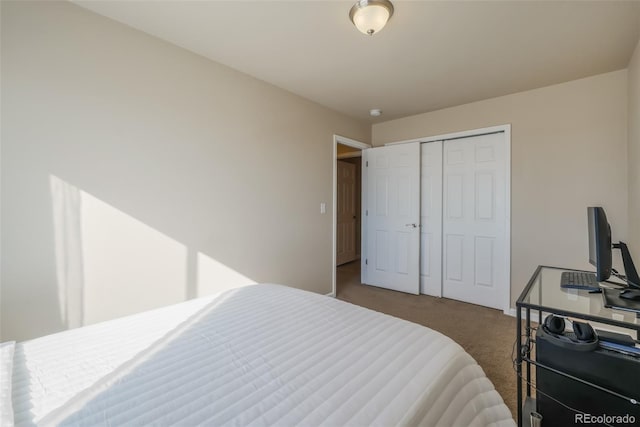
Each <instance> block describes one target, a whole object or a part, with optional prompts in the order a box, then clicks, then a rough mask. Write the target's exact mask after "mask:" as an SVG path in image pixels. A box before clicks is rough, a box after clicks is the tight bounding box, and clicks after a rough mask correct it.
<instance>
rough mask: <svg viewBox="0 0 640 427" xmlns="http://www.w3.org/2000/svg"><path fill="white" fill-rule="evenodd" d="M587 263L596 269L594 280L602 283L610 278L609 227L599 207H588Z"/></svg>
mask: <svg viewBox="0 0 640 427" xmlns="http://www.w3.org/2000/svg"><path fill="white" fill-rule="evenodd" d="M587 217H588V221H589V262H590V263H591V264H593V265H594V266H595V267H596V279H597V280H598V282H604V281H605V280H607V279H608V278H609V277H610V276H611V268H612V267H611V258H612V255H611V227H609V223H608V222H607V215H606V214H605V213H604V209H603V208H601V207H588V208H587Z"/></svg>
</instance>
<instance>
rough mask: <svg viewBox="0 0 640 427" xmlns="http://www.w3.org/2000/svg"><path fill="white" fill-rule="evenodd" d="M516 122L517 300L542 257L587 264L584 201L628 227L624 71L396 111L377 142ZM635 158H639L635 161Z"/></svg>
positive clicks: (380, 127)
mask: <svg viewBox="0 0 640 427" xmlns="http://www.w3.org/2000/svg"><path fill="white" fill-rule="evenodd" d="M507 123H510V124H511V136H512V149H511V156H512V159H511V162H512V163H511V164H512V167H511V170H512V177H511V203H512V211H511V215H512V220H511V241H512V243H511V244H512V258H511V269H512V270H511V301H512V305H514V304H513V302H514V301H515V300H516V299H517V298H518V296H519V295H520V293H521V291H522V289H523V288H524V286H525V285H526V283H527V281H528V279H529V277H530V276H531V274H532V273H533V271H534V269H535V268H536V266H538V265H540V264H543V265H557V266H566V267H577V268H590V267H589V265H588V263H587V255H588V244H587V214H586V207H587V206H593V205H602V206H604V207H605V209H606V212H607V215H608V219H609V222H610V223H611V226H612V229H613V236H614V239H620V238H621V237H623V236H626V235H627V229H628V227H627V226H628V222H627V215H628V211H627V188H628V185H627V71H626V70H621V71H616V72H612V73H607V74H602V75H598V76H594V77H589V78H585V79H581V80H575V81H571V82H568V83H563V84H559V85H555V86H549V87H545V88H541V89H537V90H531V91H527V92H520V93H516V94H513V95H508V96H503V97H499V98H493V99H489V100H485V101H480V102H475V103H472V104H466V105H462V106H458V107H453V108H447V109H444V110H439V111H434V112H431V113H425V114H419V115H416V116H411V117H406V118H403V119H398V120H392V121H388V122H384V123H379V124H375V125H374V126H373V135H372V138H373V143H374V145H376V146H379V145H382V144H384V143H387V142H392V141H401V140H407V139H413V138H420V137H425V136H432V135H440V134H446V133H453V132H458V131H464V130H470V129H478V128H484V127H489V126H496V125H502V124H507ZM636 164H637V163H636Z"/></svg>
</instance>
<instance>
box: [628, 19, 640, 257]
mask: <svg viewBox="0 0 640 427" xmlns="http://www.w3.org/2000/svg"><path fill="white" fill-rule="evenodd" d="M639 25H640V23H639ZM628 73H629V75H628V80H629V92H628V99H629V156H628V160H629V237H628V239H629V247H630V251H631V254H632V255H633V256H634V262H635V264H636V268H637V269H640V41H638V44H637V45H636V50H635V52H634V54H633V56H632V57H631V61H630V62H629V68H628Z"/></svg>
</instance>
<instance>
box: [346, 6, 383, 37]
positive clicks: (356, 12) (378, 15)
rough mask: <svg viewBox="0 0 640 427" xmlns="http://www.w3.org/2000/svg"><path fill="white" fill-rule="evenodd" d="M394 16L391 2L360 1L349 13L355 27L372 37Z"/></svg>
mask: <svg viewBox="0 0 640 427" xmlns="http://www.w3.org/2000/svg"><path fill="white" fill-rule="evenodd" d="M392 15H393V5H392V4H391V2H390V1H389V0H359V1H358V2H357V3H356V4H354V5H353V7H352V8H351V10H350V11H349V18H350V19H351V22H353V25H355V26H356V28H357V29H358V30H359V31H360V32H361V33H363V34H368V35H370V36H372V35H374V34H375V33H377V32H378V31H380V30H381V29H382V28H383V27H384V26H385V25H386V24H387V21H388V20H389V19H390V18H391V16H392Z"/></svg>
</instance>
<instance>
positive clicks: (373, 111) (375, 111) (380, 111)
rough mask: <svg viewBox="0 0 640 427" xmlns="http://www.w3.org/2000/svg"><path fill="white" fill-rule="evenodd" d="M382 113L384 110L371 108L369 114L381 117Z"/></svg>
mask: <svg viewBox="0 0 640 427" xmlns="http://www.w3.org/2000/svg"><path fill="white" fill-rule="evenodd" d="M381 114H382V110H381V109H379V108H374V109H372V110H369V115H370V116H371V117H379V116H380V115H381Z"/></svg>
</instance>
